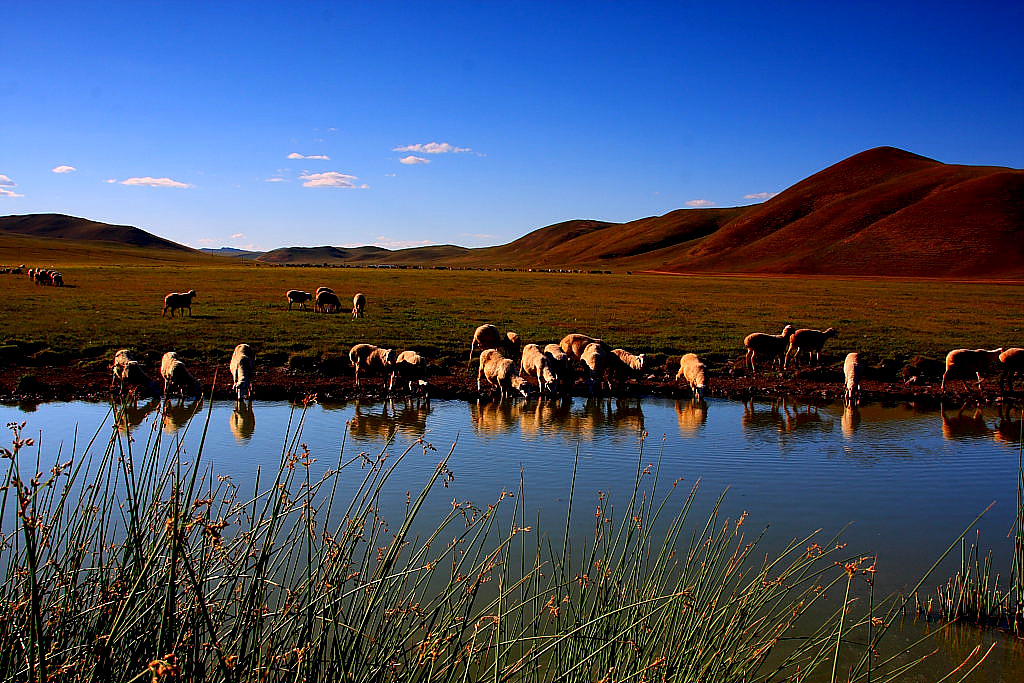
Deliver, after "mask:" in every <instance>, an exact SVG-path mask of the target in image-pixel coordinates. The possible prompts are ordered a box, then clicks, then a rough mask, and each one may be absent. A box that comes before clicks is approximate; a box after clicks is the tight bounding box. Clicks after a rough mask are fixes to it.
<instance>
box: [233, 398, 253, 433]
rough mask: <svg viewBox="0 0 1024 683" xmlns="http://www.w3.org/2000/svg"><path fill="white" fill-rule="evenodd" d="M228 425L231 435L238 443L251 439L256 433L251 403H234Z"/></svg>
mask: <svg viewBox="0 0 1024 683" xmlns="http://www.w3.org/2000/svg"><path fill="white" fill-rule="evenodd" d="M229 424H230V426H231V433H232V434H234V435H235V439H237V440H238V441H241V442H246V441H249V440H250V439H252V435H253V434H255V433H256V412H255V411H254V410H253V406H252V401H235V408H234V410H232V411H231V418H230V422H229Z"/></svg>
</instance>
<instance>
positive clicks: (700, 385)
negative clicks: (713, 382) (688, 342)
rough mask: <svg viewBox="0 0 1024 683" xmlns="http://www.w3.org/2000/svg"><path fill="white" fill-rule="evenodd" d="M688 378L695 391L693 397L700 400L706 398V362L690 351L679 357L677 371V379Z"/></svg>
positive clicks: (691, 388)
mask: <svg viewBox="0 0 1024 683" xmlns="http://www.w3.org/2000/svg"><path fill="white" fill-rule="evenodd" d="M681 380H686V382H687V383H688V384H689V385H690V390H691V391H693V398H694V400H696V401H700V400H701V399H703V398H704V390H705V389H706V388H707V384H708V381H707V369H706V368H705V367H704V362H703V361H702V360H701V359H700V358H699V357H698V356H697V354H695V353H688V354H686V355H685V356H683V357H682V358H680V359H679V372H677V373H676V381H677V382H679V381H681Z"/></svg>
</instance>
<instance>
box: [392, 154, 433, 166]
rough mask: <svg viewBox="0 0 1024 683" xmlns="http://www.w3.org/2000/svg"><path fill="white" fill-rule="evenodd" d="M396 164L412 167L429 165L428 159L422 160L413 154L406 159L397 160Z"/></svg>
mask: <svg viewBox="0 0 1024 683" xmlns="http://www.w3.org/2000/svg"><path fill="white" fill-rule="evenodd" d="M398 163H400V164H405V165H406V166H414V165H416V164H429V163H430V159H424V158H423V157H418V156H415V155H413V154H410V155H409V156H407V157H402V158H401V159H399V160H398Z"/></svg>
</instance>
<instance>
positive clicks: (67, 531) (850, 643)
mask: <svg viewBox="0 0 1024 683" xmlns="http://www.w3.org/2000/svg"><path fill="white" fill-rule="evenodd" d="M120 414H121V409H120V408H115V411H114V422H115V424H120ZM304 419H305V410H304V409H302V408H297V409H296V411H295V412H294V413H293V415H292V417H291V421H290V424H289V427H288V429H287V432H286V433H285V434H282V444H283V445H282V450H281V454H280V460H279V467H278V468H277V469H276V470H275V471H264V472H260V473H259V474H258V475H257V477H256V479H255V482H254V484H253V486H252V489H251V490H242V488H241V487H240V486H239V485H237V484H236V483H234V481H233V480H232V479H231V478H230V477H226V476H216V474H215V473H214V472H212V471H210V470H209V469H208V468H207V467H206V466H205V465H204V461H203V442H204V441H205V427H203V425H202V423H201V422H199V421H193V422H192V423H191V424H190V427H189V428H188V429H203V430H204V431H203V432H202V433H201V434H199V435H196V436H197V439H196V440H197V441H198V447H197V449H196V450H195V451H194V452H193V450H192V449H191V448H188V449H186V448H185V446H184V445H183V444H184V443H185V442H186V438H185V437H183V436H179V437H175V438H168V439H167V440H165V439H164V436H163V433H162V432H161V431H160V430H159V429H153V430H152V431H150V432H149V433H148V434H147V435H135V436H133V435H131V434H130V433H125V432H123V431H121V430H118V429H114V430H111V431H110V432H109V433H110V435H111V436H110V437H109V439H106V438H105V436H104V435H105V434H107V431H106V429H107V427H108V426H107V425H103V426H101V428H100V429H99V430H98V431H97V433H96V435H95V436H94V437H93V441H92V442H90V443H89V444H88V445H86V446H85V447H80V446H79V445H77V444H75V445H72V448H71V453H69V454H66V455H65V454H58V455H57V456H56V457H54V458H53V460H52V464H51V465H43V464H41V463H42V460H41V456H40V454H39V452H38V451H37V450H35V449H34V448H33V446H34V444H33V442H32V441H31V440H30V439H27V438H25V437H24V434H23V431H22V427H21V426H20V425H16V424H15V425H12V428H13V436H14V438H13V445H12V446H11V447H10V448H9V449H5V450H4V451H3V453H2V455H3V458H4V459H3V460H2V461H0V463H3V464H4V465H5V470H6V472H4V474H3V483H4V488H3V491H2V493H0V504H2V507H0V520H2V523H3V525H2V528H0V543H2V545H0V571H2V572H3V574H2V576H3V582H2V584H0V605H2V609H0V679H2V680H4V681H37V682H39V683H41V682H43V681H51V680H55V681H63V680H67V681H137V680H142V681H144V680H166V679H169V678H172V677H180V678H181V679H183V680H210V681H250V680H267V681H285V680H287V681H294V680H308V681H314V680H346V681H348V680H351V681H462V680H467V681H469V680H472V681H477V680H494V681H531V682H532V681H537V682H542V681H545V682H546V681H581V682H582V681H588V682H590V681H598V680H600V681H606V682H608V683H611V682H612V681H641V680H648V681H653V680H671V681H688V682H689V681H708V682H711V681H783V680H804V679H805V678H806V677H807V676H808V675H811V674H814V672H818V673H819V674H820V676H821V677H822V679H823V680H832V681H835V680H838V679H839V677H841V678H842V680H853V681H860V680H869V679H870V680H872V681H887V680H894V679H895V678H897V677H899V676H900V675H901V674H902V673H904V672H905V671H906V670H908V668H909V667H912V666H913V665H914V664H915V662H916V661H917V660H916V659H914V658H913V657H910V658H909V659H908V658H906V657H902V656H893V657H889V658H885V659H883V658H881V657H878V656H876V652H877V649H878V645H879V643H880V641H881V640H882V638H883V637H884V635H885V632H886V629H887V628H888V627H889V625H890V624H891V623H892V622H893V620H894V619H896V618H897V617H898V614H899V612H900V609H901V607H902V604H903V603H902V602H901V601H899V600H896V599H892V600H880V601H876V600H875V599H874V595H873V588H874V582H873V577H874V563H873V561H872V560H871V558H865V557H861V556H858V555H851V554H849V553H848V551H846V550H845V546H844V545H842V544H839V543H838V542H837V541H836V540H835V539H833V540H830V541H821V542H820V543H819V542H818V541H817V540H816V534H813V533H812V534H810V535H808V536H807V537H806V538H803V539H796V540H794V541H793V542H792V543H790V544H789V545H788V546H787V547H786V548H785V549H784V550H783V551H782V552H780V553H778V554H777V555H775V556H774V557H768V558H766V557H764V556H762V555H761V554H760V553H759V552H758V550H757V549H758V542H759V538H760V537H759V536H758V535H757V534H753V535H752V536H749V537H748V535H747V533H748V530H749V527H748V526H747V525H746V517H745V516H743V517H741V518H740V519H738V520H728V519H724V518H722V517H721V516H720V515H719V512H718V510H719V504H720V503H721V499H719V500H718V502H717V503H716V504H715V505H714V506H713V507H712V510H711V511H710V513H709V514H708V515H707V516H706V517H704V516H702V517H700V518H699V519H698V518H695V517H696V513H693V507H694V501H695V499H696V495H697V490H696V488H694V489H693V490H691V491H690V492H689V494H685V493H683V492H682V491H680V490H679V489H678V487H677V486H676V485H672V486H670V487H668V490H663V489H665V488H666V487H665V485H662V486H661V487H659V485H658V481H659V472H658V468H657V467H656V466H654V465H650V466H648V467H643V465H642V463H643V454H642V452H641V454H640V457H639V458H638V459H637V465H636V471H635V482H634V485H633V487H632V495H630V496H628V499H627V500H625V501H624V504H623V505H621V507H616V505H613V504H612V503H611V501H610V500H608V499H607V498H605V497H604V496H599V497H598V500H597V501H596V503H597V507H596V509H590V510H586V511H585V512H584V511H583V510H581V508H582V507H584V504H582V503H580V502H579V500H578V499H579V497H580V495H579V493H578V492H576V491H575V483H573V485H572V487H571V489H570V491H569V505H568V510H567V518H566V524H565V527H564V529H562V528H560V529H557V530H551V531H549V532H546V533H545V532H542V530H541V529H539V528H537V524H536V522H534V521H532V520H531V513H530V511H529V508H528V505H527V502H526V497H527V489H526V487H525V485H523V486H520V488H519V490H517V491H515V492H508V491H506V492H502V493H501V494H500V495H499V496H498V498H497V499H496V500H495V501H494V503H493V504H491V505H486V506H474V505H472V504H470V503H467V502H459V501H457V500H453V501H452V505H451V507H450V509H449V510H448V511H447V512H446V513H445V514H443V515H442V516H441V517H440V518H436V519H426V518H424V516H423V515H424V513H423V512H422V510H423V508H424V504H425V502H426V500H427V498H428V496H430V495H432V493H431V491H432V489H435V488H437V487H439V486H441V487H444V486H447V485H448V484H449V483H450V480H451V477H452V475H451V472H450V470H449V469H448V461H449V458H450V457H451V452H449V453H448V455H447V456H441V457H439V456H438V454H436V453H435V452H433V451H432V449H431V448H430V447H429V446H428V445H427V444H425V443H424V442H423V441H418V442H414V443H413V444H412V445H411V446H410V447H409V448H408V449H406V450H405V451H404V452H401V453H392V452H391V449H390V444H387V445H385V447H384V448H383V449H382V450H381V451H380V452H379V453H378V454H376V455H370V454H367V453H359V454H355V455H349V454H347V453H346V452H345V449H344V446H343V448H342V452H341V453H340V454H339V455H338V456H337V460H336V461H335V462H334V463H333V466H332V467H330V468H328V469H326V470H323V467H322V465H321V466H315V460H316V457H315V455H314V453H313V452H312V451H311V450H310V449H309V448H308V447H307V446H306V445H305V444H304V442H303V436H302V434H303V424H304ZM207 425H208V422H207ZM186 436H187V435H186ZM420 449H422V457H432V458H436V459H437V464H436V467H434V468H433V471H432V474H431V476H430V477H429V479H428V481H426V482H425V484H424V486H423V488H422V490H421V491H420V492H419V493H418V494H409V495H408V497H407V499H406V500H407V502H406V505H405V508H404V515H402V518H401V519H396V520H391V521H389V520H386V519H384V518H382V517H381V515H380V514H379V509H380V507H381V500H382V498H383V497H384V496H386V495H388V483H389V479H390V478H391V477H392V476H393V475H394V474H395V472H396V471H397V470H398V469H399V468H400V467H401V466H402V463H403V462H404V461H405V460H406V459H407V458H414V457H421V455H420V453H418V452H417V451H419V450H420ZM34 451H35V452H34ZM320 470H323V471H322V472H321V473H320V474H316V473H317V472H319V471H320ZM439 494H440V492H434V494H433V495H439ZM441 495H444V494H441ZM580 515H583V516H584V517H583V519H592V520H593V530H592V533H591V534H590V535H589V536H588V537H587V538H586V540H584V541H583V542H582V544H580V543H578V542H575V541H574V540H573V536H572V535H571V534H570V528H571V527H573V525H574V524H576V518H577V517H579V516H580ZM837 596H840V597H841V599H840V600H837V599H836V597H837ZM861 603H866V604H861Z"/></svg>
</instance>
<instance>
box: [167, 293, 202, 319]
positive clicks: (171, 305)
mask: <svg viewBox="0 0 1024 683" xmlns="http://www.w3.org/2000/svg"><path fill="white" fill-rule="evenodd" d="M195 298H196V290H194V289H190V290H188V291H187V292H171V293H170V294H168V295H167V296H165V297H164V310H163V312H161V313H160V317H163V316H165V315H167V312H168V311H170V312H171V317H172V318H173V317H174V312H175V311H179V310H180V311H181V315H182V317H184V315H185V309H186V308H187V309H188V314H189V316H191V315H192V300H193V299H195Z"/></svg>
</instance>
